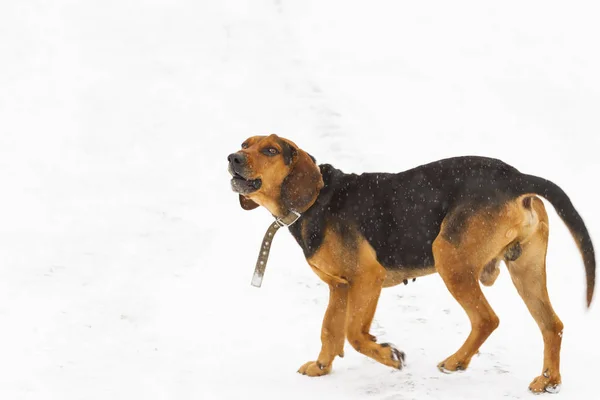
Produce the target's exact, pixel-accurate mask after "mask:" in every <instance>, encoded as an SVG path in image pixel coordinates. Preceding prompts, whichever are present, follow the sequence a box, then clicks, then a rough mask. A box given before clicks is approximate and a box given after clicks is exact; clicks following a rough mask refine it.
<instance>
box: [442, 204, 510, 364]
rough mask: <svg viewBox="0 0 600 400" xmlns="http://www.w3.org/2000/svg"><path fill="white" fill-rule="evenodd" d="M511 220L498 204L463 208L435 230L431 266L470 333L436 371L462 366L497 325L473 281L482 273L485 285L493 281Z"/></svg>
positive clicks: (476, 280)
mask: <svg viewBox="0 0 600 400" xmlns="http://www.w3.org/2000/svg"><path fill="white" fill-rule="evenodd" d="M506 210H508V211H510V209H508V208H506ZM466 211H468V212H466ZM508 217H510V218H508ZM513 223H514V222H513V220H512V214H509V213H507V212H505V209H504V208H503V207H501V206H498V207H493V208H492V207H490V208H481V209H480V210H478V211H473V210H471V209H469V208H468V207H465V209H464V210H460V209H459V210H458V212H457V213H455V214H451V215H449V216H448V217H447V219H446V220H444V222H443V223H442V229H441V231H440V234H439V235H438V237H437V238H436V239H435V241H434V242H433V245H432V250H433V257H434V261H435V268H436V270H437V271H438V273H439V274H440V276H441V277H442V279H443V280H444V283H445V284H446V287H447V288H448V290H449V291H450V293H451V294H452V296H453V297H454V298H455V299H456V301H458V303H459V304H460V305H461V306H462V308H463V309H464V310H465V312H466V313H467V316H468V317H469V320H470V322H471V332H470V334H469V336H468V337H467V339H466V340H465V342H464V344H463V345H462V346H461V347H460V349H458V351H456V353H454V354H453V355H451V356H450V357H448V358H447V359H446V360H444V361H442V362H441V363H439V364H438V368H439V369H440V370H441V371H442V372H454V371H459V370H465V369H466V368H467V367H468V366H469V363H470V362H471V358H472V357H473V355H475V354H476V353H477V351H478V350H479V347H480V346H481V345H482V344H483V343H484V342H485V340H486V339H487V338H488V337H489V336H490V334H491V333H492V332H493V331H494V330H495V329H496V328H497V327H498V325H499V323H500V320H499V319H498V316H497V315H496V313H495V312H494V310H492V307H491V306H490V304H489V303H488V301H487V299H486V298H485V296H484V295H483V292H482V291H481V286H480V285H479V282H478V279H480V278H481V277H482V273H483V281H484V283H485V284H492V283H493V281H494V280H495V278H496V274H497V271H495V268H496V264H497V262H498V261H497V260H498V255H499V254H500V253H501V252H502V250H503V249H504V248H505V247H506V246H507V245H508V244H509V243H510V242H511V241H512V240H514V237H513V236H514V235H513V234H512V233H511V234H510V235H508V236H507V235H506V233H507V232H512V231H511V230H510V227H511V226H512V224H513ZM486 269H494V270H493V271H491V272H490V271H487V270H486Z"/></svg>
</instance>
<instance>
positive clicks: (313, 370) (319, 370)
mask: <svg viewBox="0 0 600 400" xmlns="http://www.w3.org/2000/svg"><path fill="white" fill-rule="evenodd" d="M298 372H299V373H301V374H302V375H308V376H322V375H327V374H328V373H329V372H331V365H323V364H321V363H320V362H318V361H309V362H307V363H306V364H304V365H302V366H301V367H300V369H299V370H298Z"/></svg>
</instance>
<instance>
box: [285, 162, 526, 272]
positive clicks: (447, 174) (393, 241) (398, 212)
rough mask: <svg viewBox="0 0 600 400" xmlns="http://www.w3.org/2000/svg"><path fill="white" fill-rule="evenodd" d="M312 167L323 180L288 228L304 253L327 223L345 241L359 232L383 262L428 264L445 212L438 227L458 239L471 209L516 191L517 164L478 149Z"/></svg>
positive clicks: (317, 240) (493, 204)
mask: <svg viewBox="0 0 600 400" xmlns="http://www.w3.org/2000/svg"><path fill="white" fill-rule="evenodd" d="M320 169H321V174H322V176H323V181H324V183H325V186H324V187H323V189H322V190H321V192H320V194H319V197H318V198H317V201H316V202H315V204H314V205H313V206H311V207H310V208H309V209H308V210H307V211H306V212H305V213H304V214H303V215H302V217H301V221H302V223H301V224H294V225H292V226H291V227H290V228H289V229H290V232H291V233H292V235H293V236H294V238H295V239H296V241H297V242H298V243H299V244H300V246H301V247H302V249H303V251H304V254H305V256H306V257H307V258H310V257H311V256H312V255H314V254H315V252H316V251H317V250H318V248H319V246H321V244H322V243H323V238H324V234H325V229H326V227H329V228H330V229H335V230H336V231H338V233H341V236H342V237H343V238H344V241H345V242H347V243H356V239H357V235H361V236H362V237H364V238H365V239H366V240H367V241H368V242H369V244H370V245H371V246H372V247H373V249H374V250H375V252H376V254H377V259H378V261H379V262H380V263H381V264H382V265H383V266H384V267H385V268H387V269H398V268H403V267H411V268H415V267H416V268H419V267H423V268H424V267H429V266H432V265H434V260H433V252H432V243H433V241H434V240H435V238H436V237H437V236H438V234H439V233H440V227H441V224H442V221H444V219H445V218H447V217H448V218H449V219H448V220H447V226H448V228H447V229H446V231H445V232H444V233H443V234H444V235H445V236H447V237H448V238H449V239H451V240H453V241H455V240H456V241H460V236H461V233H462V231H463V229H464V227H465V224H466V221H468V218H469V217H470V216H471V215H472V214H473V213H474V212H477V211H478V210H482V209H484V208H488V207H492V208H493V207H496V206H500V205H501V204H503V203H504V202H506V201H507V200H509V199H510V198H514V197H516V196H517V195H520V194H522V193H523V192H519V190H523V189H519V188H520V186H523V185H521V183H520V179H524V178H522V177H523V175H522V174H521V173H520V172H519V171H517V170H516V169H515V168H513V167H511V166H509V165H507V164H505V163H503V162H502V161H500V160H496V159H490V158H484V157H456V158H449V159H444V160H440V161H436V162H432V163H429V164H425V165H422V166H419V167H416V168H413V169H410V170H407V171H404V172H401V173H397V174H388V173H363V174H360V175H357V174H346V173H343V172H342V171H340V170H338V169H336V168H334V167H333V166H331V165H329V164H321V165H320ZM515 183H516V184H515ZM450 215H451V216H450Z"/></svg>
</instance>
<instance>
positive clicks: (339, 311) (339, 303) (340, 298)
mask: <svg viewBox="0 0 600 400" xmlns="http://www.w3.org/2000/svg"><path fill="white" fill-rule="evenodd" d="M347 310H348V285H347V284H344V283H333V284H329V305H328V306H327V311H326V312H325V318H323V327H322V328H321V352H320V353H319V357H318V358H317V360H316V361H309V362H307V363H306V364H304V365H303V366H301V367H300V369H299V370H298V372H299V373H301V374H303V375H308V376H321V375H325V374H328V373H329V372H330V371H331V364H332V363H333V360H334V358H335V357H336V356H340V357H343V356H344V342H345V340H346V314H347Z"/></svg>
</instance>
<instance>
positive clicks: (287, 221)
mask: <svg viewBox="0 0 600 400" xmlns="http://www.w3.org/2000/svg"><path fill="white" fill-rule="evenodd" d="M299 218H300V213H299V212H298V211H294V210H290V213H289V214H288V215H286V216H285V217H283V218H277V219H275V223H276V224H277V225H279V227H280V228H283V227H284V226H288V227H289V226H291V225H293V224H294V222H296V221H298V219H299Z"/></svg>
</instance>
